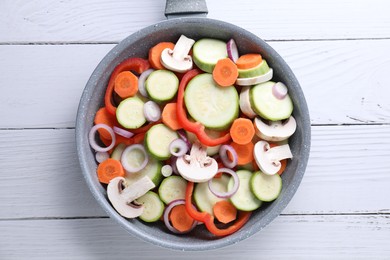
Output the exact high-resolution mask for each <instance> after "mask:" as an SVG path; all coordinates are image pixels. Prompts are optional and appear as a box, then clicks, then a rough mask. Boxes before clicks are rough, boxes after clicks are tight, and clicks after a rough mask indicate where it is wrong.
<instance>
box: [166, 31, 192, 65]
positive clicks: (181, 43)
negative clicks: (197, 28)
mask: <svg viewBox="0 0 390 260" xmlns="http://www.w3.org/2000/svg"><path fill="white" fill-rule="evenodd" d="M194 43H195V41H194V40H193V39H190V38H187V37H186V36H184V35H181V36H180V38H179V40H178V41H177V42H176V44H175V47H174V48H173V54H172V55H173V58H174V59H175V60H184V58H186V57H187V56H188V53H189V52H190V50H191V48H192V45H194Z"/></svg>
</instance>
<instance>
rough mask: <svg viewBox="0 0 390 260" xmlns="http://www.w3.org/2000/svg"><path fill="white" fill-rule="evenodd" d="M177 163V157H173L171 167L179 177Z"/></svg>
mask: <svg viewBox="0 0 390 260" xmlns="http://www.w3.org/2000/svg"><path fill="white" fill-rule="evenodd" d="M176 161H177V157H175V156H172V157H171V167H172V172H173V173H174V174H176V175H179V171H178V170H177V166H176Z"/></svg>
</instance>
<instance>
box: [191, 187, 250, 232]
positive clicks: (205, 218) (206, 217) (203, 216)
mask: <svg viewBox="0 0 390 260" xmlns="http://www.w3.org/2000/svg"><path fill="white" fill-rule="evenodd" d="M193 190H194V183H193V182H188V183H187V189H186V196H185V200H186V204H185V206H186V210H187V213H188V214H189V215H190V216H191V217H192V218H193V219H195V220H197V221H200V222H203V223H204V224H205V225H206V228H207V229H208V230H209V231H210V232H211V233H213V234H214V235H215V236H219V237H221V236H227V235H230V234H232V233H234V232H236V231H237V230H239V229H240V228H241V227H242V226H244V225H245V223H246V222H247V221H248V220H249V218H250V216H251V212H249V211H239V213H238V218H237V220H236V222H234V224H232V225H231V226H229V227H228V228H225V229H220V228H218V227H217V226H216V225H215V223H214V216H212V215H210V214H209V213H207V212H199V211H197V210H196V209H195V207H193V205H192V192H193Z"/></svg>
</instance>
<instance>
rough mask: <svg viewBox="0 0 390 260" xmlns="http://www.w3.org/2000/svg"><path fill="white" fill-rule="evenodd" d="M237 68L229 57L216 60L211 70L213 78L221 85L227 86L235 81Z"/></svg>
mask: <svg viewBox="0 0 390 260" xmlns="http://www.w3.org/2000/svg"><path fill="white" fill-rule="evenodd" d="M237 77H238V69H237V66H236V64H234V62H233V61H232V60H231V59H229V58H226V59H221V60H218V62H217V64H216V65H215V67H214V70H213V79H214V81H215V82H217V84H218V85H220V86H221V87H229V86H232V85H233V84H234V82H236V80H237Z"/></svg>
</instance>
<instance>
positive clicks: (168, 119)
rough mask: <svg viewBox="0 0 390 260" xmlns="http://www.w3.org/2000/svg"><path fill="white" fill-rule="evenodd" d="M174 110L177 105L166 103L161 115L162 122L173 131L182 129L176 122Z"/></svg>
mask: <svg viewBox="0 0 390 260" xmlns="http://www.w3.org/2000/svg"><path fill="white" fill-rule="evenodd" d="M176 109H177V103H168V104H166V105H165V106H164V108H163V111H162V114H161V120H162V122H163V123H164V124H165V125H166V126H168V127H169V128H170V129H172V130H174V131H176V130H179V129H181V128H182V126H181V125H180V124H179V122H178V121H177V112H176Z"/></svg>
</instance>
